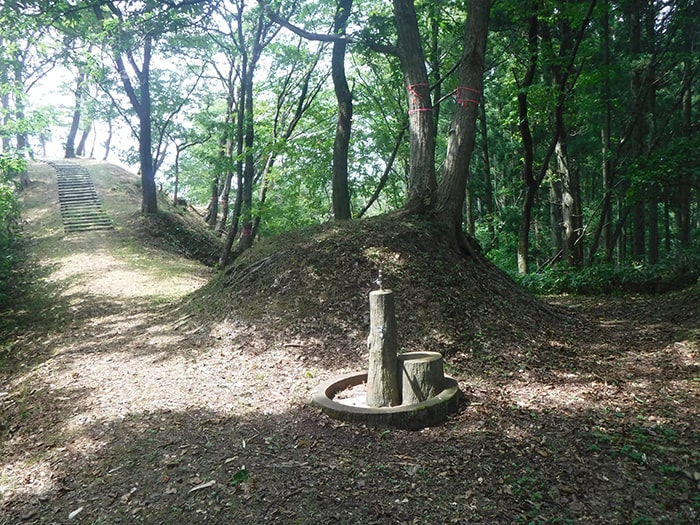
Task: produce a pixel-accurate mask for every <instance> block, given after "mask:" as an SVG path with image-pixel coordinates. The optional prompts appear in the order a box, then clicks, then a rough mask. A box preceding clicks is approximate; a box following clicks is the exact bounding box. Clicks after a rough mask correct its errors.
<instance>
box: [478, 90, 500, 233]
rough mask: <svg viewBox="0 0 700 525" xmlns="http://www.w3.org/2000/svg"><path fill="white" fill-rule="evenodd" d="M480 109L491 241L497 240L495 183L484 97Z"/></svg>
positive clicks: (485, 188)
mask: <svg viewBox="0 0 700 525" xmlns="http://www.w3.org/2000/svg"><path fill="white" fill-rule="evenodd" d="M479 109H480V118H481V127H480V132H481V153H482V155H483V161H484V196H483V201H484V208H485V209H486V216H487V217H488V221H487V222H488V230H489V241H492V240H493V239H495V238H496V227H495V221H494V220H493V218H494V213H495V207H494V201H493V181H492V180H491V158H490V154H489V144H488V142H489V141H488V127H487V126H486V100H485V99H484V98H483V97H482V100H481V105H480V106H479Z"/></svg>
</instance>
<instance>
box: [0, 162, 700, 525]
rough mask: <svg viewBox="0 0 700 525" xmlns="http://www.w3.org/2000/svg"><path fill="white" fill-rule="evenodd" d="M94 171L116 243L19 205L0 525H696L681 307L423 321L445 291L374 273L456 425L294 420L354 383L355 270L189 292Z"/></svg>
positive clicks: (450, 307) (527, 306) (44, 181)
mask: <svg viewBox="0 0 700 525" xmlns="http://www.w3.org/2000/svg"><path fill="white" fill-rule="evenodd" d="M88 167H89V169H91V170H93V174H95V179H96V184H97V186H98V192H100V194H101V195H102V197H103V200H104V202H105V207H106V209H107V212H108V213H109V214H110V215H111V216H112V217H113V218H114V219H115V223H116V225H117V227H116V229H115V230H114V231H110V232H93V233H86V234H71V235H64V234H63V233H62V230H61V228H60V218H58V215H57V213H58V211H57V210H58V208H57V206H56V204H57V203H56V197H54V196H53V195H54V193H52V192H54V191H55V188H53V187H52V180H53V179H52V173H51V169H50V168H48V167H47V166H44V165H37V166H34V167H33V170H32V178H33V180H34V184H33V186H32V187H31V188H30V189H29V190H28V192H27V193H26V194H25V196H24V199H25V202H26V214H25V219H26V221H27V224H26V231H27V234H28V236H29V238H30V239H31V252H32V257H33V259H32V260H33V261H34V262H35V265H36V266H35V268H34V275H38V276H40V277H41V280H40V281H39V283H40V285H39V286H38V287H35V288H34V289H33V291H32V292H31V294H30V295H29V296H28V297H27V298H26V300H20V301H18V304H26V305H28V307H27V308H26V309H25V310H24V311H19V312H16V314H17V315H18V319H19V320H20V321H22V324H21V329H18V330H16V331H15V332H14V333H11V334H5V336H4V338H3V343H2V346H1V347H0V351H1V352H2V353H1V354H0V451H1V456H0V458H1V459H0V523H3V524H5V523H8V524H10V523H12V524H14V523H166V524H170V523H268V522H270V523H324V524H325V523H348V524H355V523H363V524H370V523H378V524H384V523H387V524H389V523H391V524H393V523H410V524H436V523H463V524H467V523H469V524H475V523H484V524H487V523H488V524H492V523H504V524H506V523H621V524H622V523H625V524H632V523H634V524H651V523H668V524H680V523H689V524H690V523H697V522H698V521H699V520H700V490H699V487H698V483H699V482H700V433H699V432H700V428H699V427H698V413H699V412H700V360H699V356H698V337H699V335H700V322H699V321H698V319H699V316H698V313H700V312H699V308H698V304H699V303H700V294H699V293H698V291H697V290H695V291H693V290H689V291H685V292H677V293H672V294H665V295H662V296H659V295H656V296H644V295H635V296H625V297H616V298H611V297H604V298H574V297H557V298H551V299H549V300H548V303H549V305H548V306H547V305H545V306H544V307H543V308H542V307H540V306H538V305H536V303H534V302H528V301H529V299H527V298H520V299H518V301H519V302H518V301H516V302H517V306H516V307H513V308H510V307H509V306H508V305H507V304H503V307H502V309H499V308H497V307H495V306H494V304H497V303H494V302H488V301H486V300H484V301H482V302H480V303H478V305H474V306H472V307H471V308H470V309H469V311H467V310H465V309H463V308H461V303H449V304H442V306H441V307H440V308H444V309H441V310H438V309H437V308H436V307H435V305H434V303H433V302H430V301H428V300H427V299H425V297H430V294H431V293H432V294H434V295H439V296H440V298H441V299H444V297H443V295H442V292H439V291H438V292H435V290H441V288H439V287H440V286H443V285H445V286H450V287H454V285H455V283H454V282H447V283H442V282H437V280H436V279H437V277H436V276H433V275H431V276H426V275H425V273H423V274H422V276H421V277H420V281H418V280H416V281H413V280H410V279H409V278H408V277H406V276H405V275H404V276H403V277H406V278H404V279H401V280H399V277H400V276H402V272H409V270H410V268H408V269H407V268H406V267H405V266H402V267H400V266H401V265H400V262H401V257H403V255H402V254H401V253H400V252H399V251H397V250H394V251H393V252H392V253H389V254H383V255H382V257H383V261H384V263H385V264H386V261H387V258H389V259H392V258H394V259H396V268H393V270H392V268H388V272H387V273H389V274H390V275H392V276H393V277H394V278H395V279H396V289H397V295H398V296H399V297H403V298H404V299H403V301H404V306H403V312H400V314H399V329H400V330H402V333H403V336H404V341H405V345H406V349H414V348H417V347H421V348H423V347H428V348H431V349H432V348H438V349H440V348H442V349H446V351H445V353H446V357H447V361H448V363H449V365H450V373H451V375H453V376H454V377H456V378H457V379H458V380H459V382H460V387H461V390H462V392H463V393H464V401H463V403H462V409H461V410H460V412H459V413H458V414H457V415H456V416H455V417H453V418H452V419H450V420H448V421H447V422H446V423H445V424H443V425H442V426H440V427H435V428H430V429H425V430H422V431H418V432H408V431H401V430H392V429H382V428H380V429H372V428H366V427H364V426H358V425H346V424H343V423H340V422H337V421H334V420H331V419H328V418H326V417H325V416H324V415H322V414H320V413H319V411H318V410H317V409H316V408H314V407H312V406H310V404H309V397H310V392H311V391H312V389H313V388H314V387H315V386H316V385H318V383H319V382H320V381H322V380H325V379H326V378H328V377H331V376H333V375H336V374H338V373H341V372H346V371H352V370H357V369H362V368H363V367H364V366H365V365H364V363H363V361H362V360H363V358H364V357H365V350H364V335H363V330H365V328H366V327H365V321H364V319H365V317H366V313H365V312H363V311H362V310H363V307H362V304H363V301H364V300H365V299H364V298H365V297H366V292H367V291H368V289H369V283H368V285H367V286H368V288H367V290H359V291H358V290H353V288H354V286H349V285H347V284H345V282H349V283H353V282H354V281H353V280H352V279H350V277H351V276H352V274H353V273H354V272H360V271H361V269H362V263H361V262H360V261H359V260H358V261H356V263H353V264H350V265H349V266H347V267H346V268H345V269H344V270H343V271H342V272H340V273H339V275H340V276H341V277H340V278H339V277H338V275H328V272H329V270H328V269H327V267H324V268H323V269H320V270H318V271H316V270H315V269H314V268H309V267H306V269H305V270H304V271H303V272H301V273H302V274H304V275H305V276H306V277H305V280H304V281H300V280H299V276H295V275H294V268H296V267H298V266H299V265H298V264H297V263H298V262H299V261H300V260H301V257H302V255H303V254H302V253H301V252H307V251H308V250H307V249H306V248H304V249H299V251H298V252H295V251H294V250H292V249H291V248H290V249H288V250H287V251H286V252H285V254H284V257H282V258H281V260H280V261H276V262H275V264H279V265H281V266H278V267H274V268H272V267H269V268H266V272H265V273H266V275H267V276H268V277H269V274H273V277H274V278H273V279H272V281H265V280H262V281H260V279H258V278H257V276H256V274H255V272H253V271H252V270H250V267H251V266H250V265H251V264H253V265H255V264H258V263H250V261H242V262H241V265H247V266H246V267H247V268H249V271H248V272H247V273H246V272H238V275H243V277H242V278H241V277H236V273H233V274H231V275H228V276H225V275H224V276H219V278H218V279H216V280H214V281H213V282H212V284H209V285H205V283H207V282H208V281H210V280H211V279H212V277H213V276H214V272H213V271H212V270H211V269H209V268H207V267H206V266H204V265H202V264H200V263H197V262H195V261H193V260H192V259H189V258H185V257H183V256H181V255H180V254H179V251H178V248H181V247H178V246H172V244H173V243H170V244H171V246H169V248H172V249H170V250H169V251H164V250H163V247H162V246H158V245H157V243H154V242H151V241H149V242H146V243H144V242H142V241H144V240H148V236H147V235H146V233H144V230H143V225H140V223H139V219H138V218H135V217H134V216H133V213H131V212H127V211H126V210H127V208H128V207H129V206H132V208H131V210H132V211H133V209H134V208H133V206H134V203H135V202H136V203H137V202H138V201H137V200H136V201H135V200H134V199H135V198H137V196H138V191H137V190H136V188H135V187H134V186H133V180H131V179H129V177H127V176H126V175H125V174H122V173H119V172H118V171H117V170H113V169H109V170H108V169H107V168H105V166H104V165H101V164H96V163H88ZM105 170H107V171H105ZM107 172H109V175H110V177H109V178H108V177H106V176H105V177H104V178H101V177H100V175H101V174H104V173H107ZM104 181H108V182H104ZM361 233H362V232H360V233H359V234H361ZM135 234H137V235H135ZM372 250H374V248H372V249H370V250H369V251H370V252H371V253H374V252H372ZM180 251H182V250H180ZM326 255H328V257H330V254H326ZM259 260H260V261H264V260H266V259H259ZM267 260H269V261H272V259H267ZM392 260H393V259H392ZM304 261H306V263H308V260H307V259H304ZM262 264H264V263H259V265H258V266H254V267H255V268H260V267H261V266H260V265H262ZM269 264H270V265H271V264H272V262H270V263H269ZM319 264H320V263H319ZM281 268H285V269H286V270H284V271H282V270H281ZM272 270H274V271H272ZM363 271H364V270H363ZM435 271H436V274H440V275H443V274H446V271H447V270H446V269H444V268H438V269H436V270H435ZM465 271H466V270H465ZM246 276H247V277H246ZM342 276H344V277H346V278H347V281H342ZM302 277H303V276H302ZM457 277H464V278H465V279H466V277H465V276H464V275H461V274H457ZM275 279H277V280H276V281H275ZM243 281H245V282H243ZM421 281H424V282H427V284H426V285H425V286H426V288H421V285H420V282H421ZM334 282H335V283H336V284H335V285H333V283H334ZM470 282H471V281H470ZM275 283H277V284H275ZM289 283H292V285H290V284H289ZM329 283H330V284H329ZM338 283H340V284H338ZM307 285H308V286H309V289H308V290H306V289H305V290H304V294H303V295H302V296H301V297H308V296H310V294H311V290H315V291H314V292H313V300H312V301H310V302H309V303H308V304H307V303H305V302H303V301H302V300H301V299H299V297H300V296H295V299H294V300H295V301H296V308H290V307H289V305H290V303H289V302H285V301H283V300H282V299H281V298H285V297H287V296H289V295H291V294H292V292H291V291H290V289H289V286H295V287H297V288H298V287H302V286H307ZM312 285H313V286H312ZM275 286H276V288H274V294H273V293H271V292H270V288H273V287H275ZM333 286H335V287H333ZM478 286H481V285H480V284H478V283H476V284H474V285H473V286H472V288H471V289H469V290H467V293H470V294H472V295H475V294H477V293H479V294H491V295H492V296H493V295H498V294H499V293H501V292H502V293H503V294H504V297H505V296H506V295H507V294H510V293H512V292H510V291H508V290H505V291H502V290H498V289H495V288H493V285H486V284H484V285H483V286H484V288H483V289H477V287H478ZM489 286H490V287H491V288H489ZM254 289H255V290H261V289H263V290H267V292H266V294H267V295H265V294H262V295H260V296H259V297H254V298H255V299H256V301H257V302H256V303H250V304H248V303H246V306H247V308H246V310H245V311H242V310H241V308H240V304H239V303H240V302H241V301H242V299H241V298H240V297H238V296H237V295H236V294H238V293H241V290H243V291H244V292H247V294H248V295H250V296H254V293H253V290H254ZM216 290H223V291H222V292H221V293H220V294H217V292H216ZM431 290H432V291H431ZM345 294H348V297H350V296H352V297H356V299H352V300H350V299H348V304H349V306H347V307H345V309H342V308H340V307H337V305H338V304H341V303H338V301H337V300H336V299H337V298H338V297H340V298H341V299H342V298H344V297H345ZM214 295H216V297H214ZM336 296H337V297H336ZM399 300H401V299H399ZM278 303H279V304H278ZM423 303H426V304H423ZM443 303H445V301H443ZM252 304H257V305H258V309H257V310H255V309H254V308H253V306H251V305H252ZM470 304H471V303H470ZM400 305H401V303H400ZM399 307H400V308H401V306H399ZM314 308H315V309H314ZM430 312H432V317H433V319H428V321H430V323H428V321H425V322H424V321H423V320H424V319H426V318H429V317H430V316H431V315H430ZM518 312H519V314H520V315H518ZM516 316H517V317H518V319H516ZM460 318H464V324H463V325H460V326H461V327H462V328H460V329H459V330H458V329H455V330H452V331H449V330H448V329H447V328H445V327H444V326H442V324H441V320H444V319H447V320H449V324H451V325H453V324H458V320H459V319H460ZM562 318H565V319H563V320H562ZM27 320H28V321H27ZM480 320H481V322H479V321H480ZM426 326H433V327H434V331H435V333H427V335H426V332H428V330H427V329H426ZM475 326H478V327H479V328H478V329H476V328H474V327H475Z"/></svg>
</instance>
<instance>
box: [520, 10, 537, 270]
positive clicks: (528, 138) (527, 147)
mask: <svg viewBox="0 0 700 525" xmlns="http://www.w3.org/2000/svg"><path fill="white" fill-rule="evenodd" d="M528 11H529V13H530V16H529V19H528V38H527V45H528V55H529V56H528V66H527V71H526V72H525V76H524V78H523V80H522V82H519V83H518V88H519V89H518V116H519V125H518V127H519V130H520V137H521V139H522V141H523V182H524V183H525V201H524V202H523V209H522V214H521V218H520V227H519V231H518V251H517V258H518V262H517V264H518V273H519V274H521V275H524V274H526V273H528V271H529V260H528V259H529V251H530V223H531V221H532V208H533V206H534V204H535V196H536V193H537V189H538V188H539V184H538V183H537V181H536V180H535V145H534V141H533V139H532V132H531V130H530V120H529V118H528V100H527V91H528V88H529V87H530V86H531V85H532V83H533V81H534V79H535V71H536V70H537V54H538V38H539V34H538V29H539V28H538V20H537V3H536V2H534V1H532V2H530V3H529V5H528ZM516 82H517V79H516Z"/></svg>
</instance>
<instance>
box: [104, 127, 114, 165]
mask: <svg viewBox="0 0 700 525" xmlns="http://www.w3.org/2000/svg"><path fill="white" fill-rule="evenodd" d="M107 126H108V131H107V140H106V141H105V154H104V156H103V157H102V160H107V158H108V157H109V150H110V148H111V146H112V133H113V130H112V119H109V120H108V121H107Z"/></svg>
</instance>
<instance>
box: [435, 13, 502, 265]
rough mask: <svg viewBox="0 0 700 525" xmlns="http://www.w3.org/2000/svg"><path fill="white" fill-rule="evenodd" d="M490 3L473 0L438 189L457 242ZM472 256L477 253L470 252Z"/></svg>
mask: <svg viewBox="0 0 700 525" xmlns="http://www.w3.org/2000/svg"><path fill="white" fill-rule="evenodd" d="M489 7H490V3H489V2H483V1H481V0H470V1H469V4H468V13H467V22H466V24H465V35H464V51H463V53H462V61H461V66H460V75H459V86H458V87H457V92H456V94H457V106H456V108H455V112H454V115H453V116H452V123H451V125H450V133H449V137H448V142H447V153H446V155H445V170H444V173H443V176H442V179H441V180H440V185H439V187H438V189H437V199H436V203H435V211H436V213H437V214H438V216H440V217H441V218H442V219H443V220H444V221H445V223H446V224H447V226H448V231H449V233H450V238H451V240H452V241H453V243H454V244H456V245H458V246H460V243H459V242H458V241H459V239H460V238H461V237H462V236H463V234H462V222H463V207H464V200H465V195H466V188H467V180H468V177H469V164H470V162H471V156H472V152H473V150H474V141H475V139H476V131H477V130H476V120H477V118H478V115H479V103H480V102H481V93H482V91H483V84H484V80H483V72H484V53H485V51H486V37H487V33H488V22H489ZM469 255H473V253H472V252H471V251H470V252H469Z"/></svg>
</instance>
